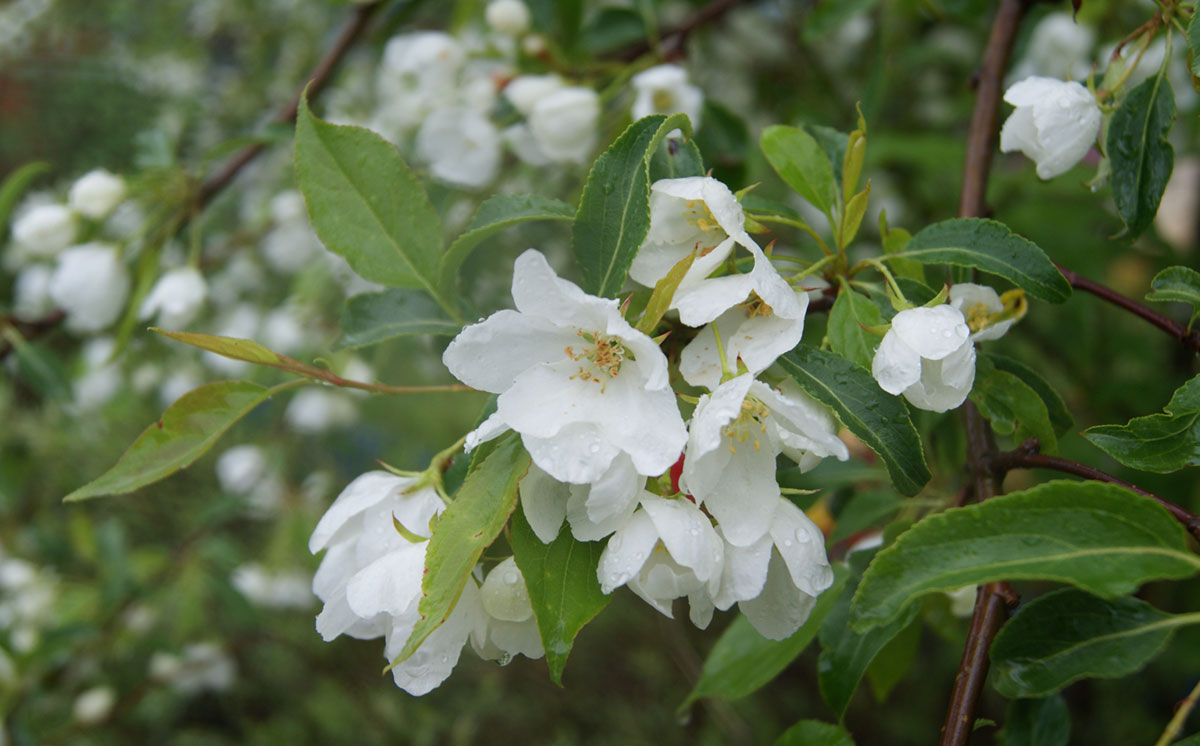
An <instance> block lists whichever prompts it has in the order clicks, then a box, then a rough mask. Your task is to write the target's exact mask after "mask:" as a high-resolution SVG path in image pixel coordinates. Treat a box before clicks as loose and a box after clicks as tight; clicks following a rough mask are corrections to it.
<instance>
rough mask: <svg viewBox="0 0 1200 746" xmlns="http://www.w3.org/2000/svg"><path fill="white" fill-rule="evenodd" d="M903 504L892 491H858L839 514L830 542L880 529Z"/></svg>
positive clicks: (854, 492)
mask: <svg viewBox="0 0 1200 746" xmlns="http://www.w3.org/2000/svg"><path fill="white" fill-rule="evenodd" d="M853 481H855V482H860V481H862V480H861V479H854V480H853ZM822 486H824V485H822ZM903 504H904V503H903V500H901V499H900V496H899V495H897V494H896V493H895V492H892V491H891V490H863V489H856V490H854V491H853V492H852V493H851V495H850V497H849V502H847V503H846V506H845V507H844V508H842V509H841V512H839V513H838V514H837V524H836V525H835V526H834V527H833V535H831V536H830V537H829V540H830V541H831V542H833V543H837V542H839V541H842V540H843V539H848V538H850V537H851V536H853V535H854V534H856V533H858V532H859V531H863V530H865V529H868V528H872V527H878V526H880V525H882V522H883V521H885V520H886V519H887V518H888V517H890V516H891V515H892V514H893V513H895V512H896V511H897V510H899V509H900V506H901V505H903Z"/></svg>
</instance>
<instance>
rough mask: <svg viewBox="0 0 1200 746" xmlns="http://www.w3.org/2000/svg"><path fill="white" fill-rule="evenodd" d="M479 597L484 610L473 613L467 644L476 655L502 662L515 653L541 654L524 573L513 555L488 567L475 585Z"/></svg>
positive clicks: (535, 621) (469, 581)
mask: <svg viewBox="0 0 1200 746" xmlns="http://www.w3.org/2000/svg"><path fill="white" fill-rule="evenodd" d="M467 582H468V583H469V584H470V583H473V582H474V581H471V580H468V581H467ZM479 599H480V604H481V607H482V609H483V612H484V613H482V614H479V615H477V617H476V624H475V627H474V629H472V630H471V647H473V648H474V649H475V652H476V653H478V654H479V657H481V658H488V659H491V660H498V661H500V663H501V664H504V663H507V662H508V661H509V660H510V659H511V658H512V657H513V656H515V655H524V656H525V657H527V658H541V657H542V655H544V653H543V650H542V638H541V635H540V634H539V633H538V628H537V620H536V619H535V618H534V616H533V606H532V605H530V602H529V591H528V590H527V589H526V587H525V577H524V576H523V575H522V574H521V570H520V568H518V567H517V562H516V560H515V559H514V558H512V557H509V558H508V559H505V560H504V561H502V562H500V563H499V564H497V565H496V566H495V567H493V568H492V570H491V572H489V573H488V575H487V578H486V579H484V581H483V584H482V585H481V586H480V587H479Z"/></svg>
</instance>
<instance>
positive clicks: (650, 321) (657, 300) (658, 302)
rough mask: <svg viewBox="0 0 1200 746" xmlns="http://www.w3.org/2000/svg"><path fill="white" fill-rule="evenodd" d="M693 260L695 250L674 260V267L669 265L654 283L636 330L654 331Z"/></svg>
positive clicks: (694, 258)
mask: <svg viewBox="0 0 1200 746" xmlns="http://www.w3.org/2000/svg"><path fill="white" fill-rule="evenodd" d="M695 261H696V252H695V251H693V252H691V253H689V254H688V255H687V256H685V257H684V258H682V259H680V260H679V261H678V262H676V264H675V266H674V267H671V269H670V270H669V271H668V272H667V273H666V274H665V275H663V276H662V277H660V278H659V280H658V282H656V283H654V292H653V293H651V294H650V300H649V301H648V302H647V303H646V310H645V311H644V312H643V313H642V318H641V320H640V321H638V325H637V329H638V331H640V332H642V333H643V334H650V333H651V332H653V331H654V328H655V327H656V326H658V322H660V321H662V317H663V316H665V315H666V314H667V310H668V309H670V307H671V301H672V300H673V299H674V298H675V291H676V290H678V289H679V283H681V282H683V278H684V276H685V275H687V271H688V270H689V269H691V268H692V263H693V262H695Z"/></svg>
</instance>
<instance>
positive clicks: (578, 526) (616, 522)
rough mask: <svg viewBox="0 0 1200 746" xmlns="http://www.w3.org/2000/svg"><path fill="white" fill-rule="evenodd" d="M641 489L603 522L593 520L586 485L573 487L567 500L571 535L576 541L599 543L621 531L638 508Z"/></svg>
mask: <svg viewBox="0 0 1200 746" xmlns="http://www.w3.org/2000/svg"><path fill="white" fill-rule="evenodd" d="M640 493H641V489H640V488H639V489H638V490H637V492H636V494H635V495H634V499H632V500H630V501H629V502H628V503H626V504H625V505H624V506H622V507H621V509H620V510H619V511H618V512H616V513H613V514H612V515H609V516H606V517H605V518H603V519H602V520H596V519H594V518H592V516H591V515H590V513H589V511H588V490H587V486H586V485H571V497H570V499H569V500H567V522H568V523H570V524H571V535H572V536H574V537H575V540H576V541H599V540H600V539H603V538H604V537H605V536H608V535H609V534H611V533H612V532H614V531H617V530H619V529H620V528H621V527H622V526H624V525H625V524H626V523H628V522H629V519H630V517H631V516H632V515H633V511H634V510H635V509H636V508H637V506H638V502H637V494H640Z"/></svg>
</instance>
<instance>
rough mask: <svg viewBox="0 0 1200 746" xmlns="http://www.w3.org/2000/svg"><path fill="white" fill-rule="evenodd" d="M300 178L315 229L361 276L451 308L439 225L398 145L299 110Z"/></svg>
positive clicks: (303, 107)
mask: <svg viewBox="0 0 1200 746" xmlns="http://www.w3.org/2000/svg"><path fill="white" fill-rule="evenodd" d="M296 181H297V183H298V184H299V186H300V191H301V192H302V193H303V194H304V201H305V203H306V204H307V205H308V213H309V217H310V218H311V219H312V224H313V229H314V230H315V231H316V232H317V236H319V237H320V239H321V241H322V242H323V243H324V244H325V247H326V248H328V249H329V250H330V251H332V252H333V253H335V254H338V255H340V256H342V257H345V259H346V261H348V262H349V263H350V266H351V267H353V268H354V271H355V272H357V273H358V274H359V275H361V276H362V277H364V278H366V279H368V280H371V281H372V282H378V283H380V284H381V285H387V286H389V287H403V288H421V289H423V290H425V291H426V292H427V293H429V294H430V295H431V296H432V297H433V298H434V300H436V301H437V302H438V305H440V306H441V307H442V308H445V309H447V311H448V312H449V311H451V310H452V309H453V308H454V306H453V304H452V303H451V300H452V299H451V298H449V297H447V296H444V295H443V294H442V291H441V289H440V286H439V284H438V276H439V275H438V264H439V262H440V261H441V258H442V224H441V220H439V219H438V215H437V211H435V210H434V209H433V205H432V204H430V202H429V198H428V197H427V196H426V194H425V189H424V188H423V187H422V186H421V182H420V181H419V180H418V179H417V177H416V175H415V174H414V173H413V172H412V170H411V169H409V167H408V165H407V164H405V163H404V159H403V158H401V157H400V151H398V150H397V149H396V146H394V145H392V144H391V143H389V142H388V141H387V140H384V139H383V138H382V137H380V136H379V135H377V134H375V133H374V132H371V131H370V130H366V129H363V128H361V127H349V126H341V125H335V124H330V123H328V122H324V121H322V120H320V119H317V118H316V117H314V116H313V115H312V112H310V111H309V109H308V102H307V101H306V99H305V98H304V97H302V98H301V99H300V110H299V111H298V112H297V114H296Z"/></svg>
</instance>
